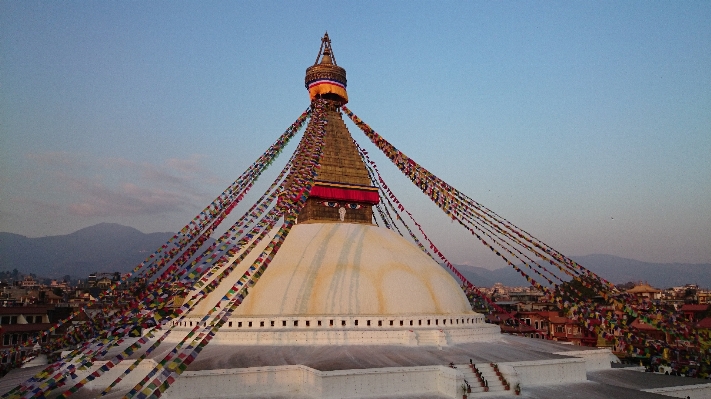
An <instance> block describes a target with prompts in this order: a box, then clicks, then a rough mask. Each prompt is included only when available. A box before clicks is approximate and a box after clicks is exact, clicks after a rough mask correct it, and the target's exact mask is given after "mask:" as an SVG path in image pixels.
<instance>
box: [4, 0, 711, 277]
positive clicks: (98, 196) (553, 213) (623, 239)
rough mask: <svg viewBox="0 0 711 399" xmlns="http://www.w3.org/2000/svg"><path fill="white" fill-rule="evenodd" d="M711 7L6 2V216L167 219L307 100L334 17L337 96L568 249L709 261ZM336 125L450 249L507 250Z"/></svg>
mask: <svg viewBox="0 0 711 399" xmlns="http://www.w3.org/2000/svg"><path fill="white" fill-rule="evenodd" d="M326 4H331V3H323V4H322V5H326ZM316 9H319V10H323V9H327V10H329V11H327V12H326V15H324V16H323V18H319V19H318V22H320V23H305V22H304V21H310V20H311V19H310V18H309V14H310V13H311V12H312V11H311V10H316ZM710 20H711V5H709V3H705V2H696V3H695V2H689V3H683V4H672V3H656V4H648V3H643V2H629V3H597V4H584V3H581V4H567V3H546V4H538V5H537V4H528V3H511V4H487V3H453V2H452V3H444V5H443V6H438V5H436V4H432V3H426V2H421V3H412V4H408V5H400V4H396V3H391V4H383V5H380V4H379V5H377V6H376V3H364V4H363V5H362V6H359V7H358V9H357V10H356V9H349V8H347V7H345V5H342V6H341V7H338V6H333V5H331V6H329V7H325V6H324V7H318V6H313V5H309V6H306V5H302V6H301V7H299V6H298V5H297V4H289V5H286V6H284V5H282V4H279V3H239V4H232V3H209V4H207V5H201V6H200V7H196V6H195V5H194V4H190V3H176V4H171V5H170V6H169V5H164V4H140V3H139V4H136V3H132V4H121V3H117V4H104V3H80V2H67V3H61V4H59V3H57V4H54V3H30V2H22V3H12V2H4V3H1V4H0V44H1V45H2V48H3V51H2V52H1V53H2V54H0V63H1V64H0V65H1V67H2V70H3V73H2V74H0V87H2V88H3V90H2V93H1V94H0V101H1V103H0V104H1V106H0V108H2V110H3V111H2V112H1V113H0V118H1V119H0V121H1V124H0V125H1V126H2V130H3V134H2V135H1V137H0V144H1V147H2V148H3V149H2V151H1V152H0V154H1V155H2V156H1V157H0V159H2V160H1V161H0V167H1V168H2V170H3V172H2V174H0V179H1V180H0V182H1V186H2V190H0V231H7V232H12V233H17V234H23V235H27V236H31V237H37V236H47V235H58V234H67V233H70V232H73V231H75V230H78V229H80V228H83V227H87V226H90V225H94V224H96V223H100V222H114V223H120V224H123V225H127V226H132V227H135V228H138V229H139V230H141V231H143V232H146V233H148V232H156V231H177V230H179V229H180V228H182V226H183V225H185V224H186V223H187V222H188V221H189V220H190V219H191V218H192V217H193V216H195V214H197V213H198V212H199V211H200V210H201V209H202V208H203V207H204V206H205V205H207V203H209V202H210V201H211V200H212V199H213V198H214V197H216V196H217V195H218V194H219V193H220V192H221V191H222V190H223V189H224V188H225V187H226V186H227V185H228V184H229V183H230V182H232V181H233V180H234V179H235V178H237V176H239V174H240V173H241V172H242V171H243V170H244V169H246V168H247V167H248V166H249V165H250V164H251V163H252V162H253V161H254V160H255V159H256V158H257V157H258V156H259V155H260V154H261V153H262V151H264V150H265V149H266V148H267V147H268V146H269V145H270V144H271V143H272V142H273V141H274V140H275V139H276V138H277V137H278V135H279V134H281V133H282V132H283V131H284V130H285V129H286V128H287V127H288V126H289V124H291V122H292V121H293V120H294V119H296V117H298V115H299V114H300V113H301V112H302V111H303V110H304V109H306V107H307V106H308V95H307V92H306V90H305V88H304V87H303V75H304V71H305V69H306V67H308V66H310V65H311V64H313V62H314V58H315V56H316V53H317V50H318V45H319V39H320V37H321V36H322V35H323V32H324V31H326V30H327V31H328V32H329V35H330V36H331V39H332V41H333V49H334V52H335V56H336V60H337V62H338V64H339V65H340V66H342V67H344V68H345V69H346V70H347V72H348V91H349V97H350V101H351V102H350V103H349V107H350V108H351V109H352V110H353V111H354V112H355V113H356V114H358V115H359V116H360V117H361V118H362V119H363V120H364V121H365V122H366V123H368V124H369V125H370V126H371V127H373V128H374V129H375V130H376V131H377V132H379V133H380V134H382V135H383V136H384V137H385V138H386V139H388V140H389V141H390V142H391V143H393V144H394V145H395V146H396V147H398V148H399V149H400V150H402V151H403V152H404V153H405V154H407V155H409V156H411V157H413V158H414V159H415V160H416V161H417V162H419V163H420V164H422V165H423V166H424V167H426V168H428V169H429V170H430V171H431V172H433V173H435V174H436V175H438V176H439V177H441V178H442V179H444V180H445V181H447V182H448V183H450V184H451V185H453V186H455V187H457V188H458V189H460V190H461V191H463V192H464V193H466V194H467V195H469V196H470V197H471V198H473V199H475V200H476V201H479V202H480V203H482V204H484V205H485V206H487V207H488V208H490V209H492V210H494V211H495V212H497V213H498V214H499V215H502V216H503V217H505V218H506V219H508V220H510V221H512V222H513V223H515V224H516V225H518V226H519V227H521V228H523V229H525V230H526V231H528V232H529V233H531V234H533V235H534V236H536V237H538V238H539V239H541V240H543V241H544V242H546V243H548V244H549V245H551V246H552V247H554V248H556V249H558V250H560V251H561V252H563V253H565V254H568V255H587V254H593V253H607V254H611V255H617V256H622V257H627V258H632V259H638V260H642V261H648V262H682V263H709V262H711V245H709V239H708V231H709V230H710V228H711V200H710V198H711V179H710V178H709V176H711V157H709V156H708V154H709V153H711V92H710V91H709V89H708V88H709V87H711V72H709V71H711V54H709V53H708V51H707V47H708V46H707V44H708V43H709V42H711V24H710V23H709V22H708V21H710ZM348 127H349V130H350V132H351V134H352V135H353V137H354V138H355V139H356V140H357V141H358V142H359V143H360V144H361V145H363V146H364V147H365V148H366V149H367V150H368V151H369V152H370V153H371V154H373V157H374V160H375V161H376V162H377V163H378V164H379V168H380V169H381V171H382V172H383V173H384V176H385V178H386V180H387V181H388V183H389V186H391V187H393V189H394V191H395V193H396V194H397V195H398V197H399V198H400V199H401V200H402V202H403V203H404V204H405V206H407V207H408V208H409V209H411V210H413V213H414V214H415V216H416V217H418V219H419V220H420V221H421V222H422V224H423V225H424V226H425V227H426V229H427V230H428V231H431V232H433V234H432V236H433V237H434V238H435V240H436V242H438V243H439V244H438V247H440V248H441V249H443V252H444V253H445V254H447V256H448V257H449V258H450V260H452V261H453V262H454V263H464V264H471V265H477V266H479V265H480V266H484V267H489V266H490V265H497V266H501V262H500V261H497V260H496V259H493V257H492V256H491V255H490V254H488V253H487V251H488V249H486V248H483V247H482V246H481V245H477V244H472V243H473V242H475V239H474V238H473V237H471V236H467V233H466V231H465V230H463V229H461V228H458V226H453V225H452V224H451V223H449V221H447V219H446V217H445V216H444V215H443V214H442V213H441V211H439V210H438V209H436V207H434V206H433V205H432V204H429V203H427V200H426V199H425V198H424V197H423V196H422V195H421V194H420V193H418V191H417V189H415V188H414V187H411V185H410V184H409V183H408V182H407V181H406V179H405V178H404V177H402V176H401V175H399V172H397V171H396V170H395V169H394V168H393V167H392V165H389V162H388V161H387V160H386V159H385V158H384V157H382V155H381V156H377V155H376V150H375V149H374V148H373V147H372V146H371V145H370V143H369V142H368V141H367V139H366V138H365V137H364V136H363V135H362V133H360V132H359V130H358V129H357V128H356V127H355V126H354V125H352V124H350V123H348ZM294 147H295V141H294V142H292V143H291V145H290V146H289V148H288V150H293V148H294ZM286 158H287V157H286V156H285V155H282V156H281V157H280V159H279V161H280V164H278V165H275V166H274V167H272V168H271V169H270V171H269V173H268V174H267V175H265V177H263V178H262V179H260V183H262V184H263V183H265V182H267V181H268V180H270V176H273V175H274V174H275V173H276V171H277V170H278V169H279V167H280V165H281V164H283V162H284V161H285V159H286ZM264 188H266V186H263V187H255V189H254V193H253V194H258V193H259V192H260V190H263V189H264ZM418 194H419V195H418ZM480 247H481V248H480Z"/></svg>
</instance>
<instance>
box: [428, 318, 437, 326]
mask: <svg viewBox="0 0 711 399" xmlns="http://www.w3.org/2000/svg"><path fill="white" fill-rule="evenodd" d="M427 321H428V322H429V320H427ZM428 324H429V323H428ZM435 325H436V326H438V325H439V319H435Z"/></svg>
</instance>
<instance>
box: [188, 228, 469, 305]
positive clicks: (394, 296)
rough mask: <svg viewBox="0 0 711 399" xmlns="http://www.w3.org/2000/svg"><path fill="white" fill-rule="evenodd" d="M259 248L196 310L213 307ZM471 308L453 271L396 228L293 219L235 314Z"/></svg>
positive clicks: (249, 262) (250, 261)
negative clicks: (451, 272)
mask: <svg viewBox="0 0 711 399" xmlns="http://www.w3.org/2000/svg"><path fill="white" fill-rule="evenodd" d="M257 253H258V251H257V250H256V249H255V250H254V251H253V253H252V254H250V256H249V257H247V258H246V259H245V261H244V262H243V263H242V265H240V267H238V268H237V269H236V270H235V271H234V272H233V273H232V274H231V275H230V276H229V277H228V278H227V279H225V281H223V282H222V283H221V284H220V286H219V287H218V288H217V289H216V290H215V291H214V292H213V293H211V294H210V296H209V297H208V298H206V299H205V300H203V301H202V303H201V304H200V305H199V306H198V307H196V309H194V310H193V311H192V312H191V316H198V315H204V314H205V313H206V312H207V311H209V309H211V308H212V307H213V306H214V305H215V304H216V303H217V301H218V300H219V298H221V297H222V296H223V295H225V293H226V292H227V290H228V289H229V288H230V287H231V286H232V285H233V284H234V283H235V281H236V280H237V279H238V278H239V277H241V275H242V273H243V272H244V270H245V269H246V268H247V267H249V265H250V264H251V263H252V261H253V259H254V258H255V257H256V254H257ZM469 312H471V313H473V312H472V310H471V307H470V306H469V302H468V301H467V299H466V297H465V295H464V293H463V292H462V290H461V288H460V287H459V285H458V284H457V282H456V281H455V280H454V278H452V277H451V276H450V275H449V274H448V273H447V272H446V271H445V270H444V269H443V268H442V267H441V266H440V265H438V264H437V263H436V262H434V261H433V260H432V259H431V258H430V257H428V256H427V255H425V254H424V253H423V252H422V251H421V250H420V249H419V248H417V247H416V246H415V245H413V244H411V243H410V242H408V241H407V240H405V239H404V238H402V237H400V236H399V235H398V234H396V233H395V232H393V231H391V230H389V229H385V228H380V227H377V226H372V225H365V224H351V223H305V224H298V225H296V226H294V228H293V229H292V230H291V232H290V233H289V235H288V237H287V239H286V240H284V244H283V245H282V247H281V249H280V250H279V252H278V253H277V255H276V256H275V257H274V259H273V260H272V262H271V264H270V265H269V267H268V268H267V270H266V271H265V272H264V275H263V276H262V277H261V278H260V279H259V281H258V282H257V284H256V285H255V286H254V287H253V288H251V289H250V290H249V295H248V296H247V297H246V298H245V300H244V302H242V304H241V306H239V307H238V308H237V309H236V310H235V312H234V313H233V315H232V317H240V316H247V317H251V316H262V315H263V316H274V315H281V316H310V315H343V316H346V315H409V314H462V313H469Z"/></svg>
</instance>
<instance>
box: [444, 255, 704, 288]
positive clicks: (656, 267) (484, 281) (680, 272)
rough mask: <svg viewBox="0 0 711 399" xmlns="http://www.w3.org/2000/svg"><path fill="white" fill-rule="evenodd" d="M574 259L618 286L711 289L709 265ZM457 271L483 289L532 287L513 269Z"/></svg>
mask: <svg viewBox="0 0 711 399" xmlns="http://www.w3.org/2000/svg"><path fill="white" fill-rule="evenodd" d="M570 258H571V259H573V260H574V261H576V262H577V263H578V264H580V265H582V266H584V267H585V268H587V269H589V270H590V271H592V272H593V273H595V274H597V275H598V276H600V277H602V278H604V279H606V280H608V281H610V282H612V283H614V284H624V283H627V282H630V281H631V282H634V283H637V282H640V281H645V282H647V283H649V284H650V285H651V286H653V287H657V288H662V289H663V288H669V287H675V286H682V285H685V284H698V285H699V287H702V288H709V287H711V264H708V263H651V262H642V261H639V260H634V259H627V258H622V257H619V256H613V255H605V254H593V255H584V256H571V257H570ZM455 267H456V268H457V269H458V270H459V271H460V272H461V273H462V274H463V275H464V276H465V277H466V278H467V279H469V281H471V282H472V284H474V285H477V286H479V287H491V286H492V285H493V284H494V283H502V284H503V285H505V286H514V287H515V286H525V285H528V283H527V282H526V280H525V279H524V278H523V277H522V276H521V275H520V274H519V273H518V272H516V271H515V270H514V269H513V268H512V267H503V268H500V269H495V270H489V269H485V268H483V267H477V266H469V265H455ZM531 274H532V273H531ZM533 277H534V278H535V277H536V276H535V275H533Z"/></svg>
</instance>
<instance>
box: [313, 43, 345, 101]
mask: <svg viewBox="0 0 711 399" xmlns="http://www.w3.org/2000/svg"><path fill="white" fill-rule="evenodd" d="M319 59H320V60H321V62H319ZM305 82H306V88H307V89H308V90H309V97H310V98H311V101H313V100H314V99H315V98H319V97H320V98H327V99H331V100H336V101H338V102H339V103H340V104H341V105H343V104H346V103H347V102H348V93H346V70H345V69H343V68H341V67H339V66H338V65H337V64H336V57H335V56H334V55H333V49H331V39H329V37H328V32H326V34H325V35H324V36H323V38H322V39H321V48H320V49H319V51H318V55H317V56H316V62H315V63H314V64H313V65H312V66H310V67H308V68H306V79H305Z"/></svg>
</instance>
